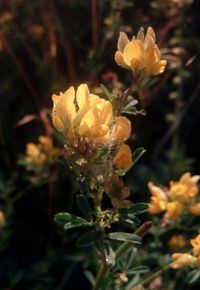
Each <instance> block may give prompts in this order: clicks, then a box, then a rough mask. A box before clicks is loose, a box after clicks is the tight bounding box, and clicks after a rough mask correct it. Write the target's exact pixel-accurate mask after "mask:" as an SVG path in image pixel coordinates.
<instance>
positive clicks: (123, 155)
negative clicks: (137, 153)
mask: <svg viewBox="0 0 200 290" xmlns="http://www.w3.org/2000/svg"><path fill="white" fill-rule="evenodd" d="M113 164H114V165H115V166H116V167H118V168H123V169H126V168H127V169H128V168H129V167H131V165H132V153H131V149H130V147H129V146H128V145H127V144H122V145H121V146H120V148H119V151H118V152H117V154H116V155H115V157H114V159H113Z"/></svg>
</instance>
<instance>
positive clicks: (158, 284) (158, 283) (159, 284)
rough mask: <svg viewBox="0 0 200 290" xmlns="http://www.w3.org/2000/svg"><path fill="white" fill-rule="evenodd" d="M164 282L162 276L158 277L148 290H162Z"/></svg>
mask: <svg viewBox="0 0 200 290" xmlns="http://www.w3.org/2000/svg"><path fill="white" fill-rule="evenodd" d="M162 285H163V281H162V276H158V277H156V278H155V279H154V280H153V281H152V282H151V283H150V284H149V286H148V290H156V289H157V290H160V289H162V288H161V287H162Z"/></svg>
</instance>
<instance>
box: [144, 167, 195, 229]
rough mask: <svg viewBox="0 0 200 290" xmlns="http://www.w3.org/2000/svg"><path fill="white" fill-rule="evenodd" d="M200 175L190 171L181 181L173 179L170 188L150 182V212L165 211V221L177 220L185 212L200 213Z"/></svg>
mask: <svg viewBox="0 0 200 290" xmlns="http://www.w3.org/2000/svg"><path fill="white" fill-rule="evenodd" d="M199 179H200V176H199V175H194V176H191V174H190V173H189V172H187V173H185V174H183V176H182V177H181V178H180V180H179V181H171V182H170V186H169V188H164V189H162V188H160V187H158V186H156V185H154V184H153V182H149V183H148V188H149V190H150V192H151V195H152V196H151V201H150V205H149V212H150V213H151V214H159V213H162V212H165V215H164V218H163V223H164V224H165V223H168V222H170V221H173V220H177V219H178V218H179V217H180V215H181V214H182V213H183V211H184V213H185V212H188V213H191V214H193V215H200V203H198V202H197V195H198V186H197V182H198V181H199Z"/></svg>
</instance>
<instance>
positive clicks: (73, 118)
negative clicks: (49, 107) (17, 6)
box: [52, 84, 131, 146]
mask: <svg viewBox="0 0 200 290" xmlns="http://www.w3.org/2000/svg"><path fill="white" fill-rule="evenodd" d="M52 99H53V103H54V106H53V112H52V119H53V124H54V126H55V128H56V129H57V130H58V131H60V132H63V133H64V135H65V136H66V138H67V142H68V143H73V142H74V140H75V139H76V138H77V137H83V138H85V140H87V142H88V143H90V142H92V143H93V144H99V145H105V146H106V145H108V144H109V142H111V139H112V142H114V143H123V142H124V141H125V140H126V139H128V137H129V135H130V132H131V123H130V121H129V120H128V119H127V118H126V117H121V116H119V117H116V118H114V116H113V110H112V104H111V103H110V102H109V101H107V100H104V99H102V98H100V97H99V96H97V95H94V94H90V92H89V89H88V86H87V85H86V84H81V85H80V86H79V87H78V89H77V92H76V94H75V90H74V88H73V87H70V88H69V89H68V90H67V91H66V92H65V93H60V95H53V96H52Z"/></svg>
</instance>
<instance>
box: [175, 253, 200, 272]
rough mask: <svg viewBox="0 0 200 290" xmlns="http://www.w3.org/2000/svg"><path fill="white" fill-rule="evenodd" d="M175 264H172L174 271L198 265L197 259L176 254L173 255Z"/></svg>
mask: <svg viewBox="0 0 200 290" xmlns="http://www.w3.org/2000/svg"><path fill="white" fill-rule="evenodd" d="M172 259H173V260H174V262H172V263H171V267H172V268H173V269H180V268H183V267H185V266H192V265H195V264H197V258H196V257H194V256H192V255H191V254H187V253H174V254H172Z"/></svg>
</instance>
